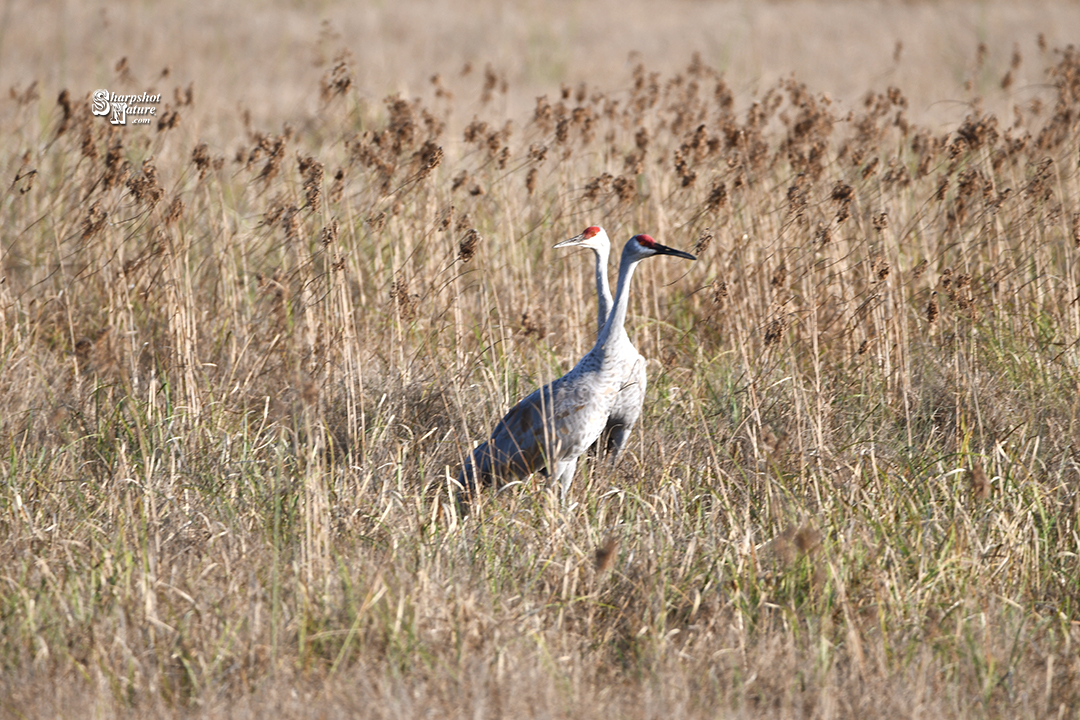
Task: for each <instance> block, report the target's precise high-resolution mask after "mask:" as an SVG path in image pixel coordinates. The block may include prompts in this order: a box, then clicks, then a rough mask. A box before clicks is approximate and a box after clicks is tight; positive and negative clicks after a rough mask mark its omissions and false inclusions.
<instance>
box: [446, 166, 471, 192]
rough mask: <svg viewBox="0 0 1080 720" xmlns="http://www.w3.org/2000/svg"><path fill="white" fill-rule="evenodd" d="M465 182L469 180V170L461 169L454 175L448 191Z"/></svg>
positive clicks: (452, 190)
mask: <svg viewBox="0 0 1080 720" xmlns="http://www.w3.org/2000/svg"><path fill="white" fill-rule="evenodd" d="M467 182H469V171H468V170H462V171H461V172H459V173H458V174H457V175H456V176H455V177H454V181H453V182H452V183H451V184H450V192H454V191H455V190H457V189H458V188H459V187H461V186H462V185H464V184H465V183H467Z"/></svg>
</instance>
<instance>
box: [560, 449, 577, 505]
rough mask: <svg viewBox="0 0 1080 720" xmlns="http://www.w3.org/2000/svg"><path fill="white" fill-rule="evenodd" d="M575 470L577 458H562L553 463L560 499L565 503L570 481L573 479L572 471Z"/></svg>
mask: <svg viewBox="0 0 1080 720" xmlns="http://www.w3.org/2000/svg"><path fill="white" fill-rule="evenodd" d="M576 470H577V458H572V459H570V460H562V461H560V462H558V463H556V464H555V480H556V481H558V483H559V491H560V493H561V494H562V501H563V503H564V504H565V503H566V497H567V496H568V495H569V494H570V483H572V482H573V481H574V471H576Z"/></svg>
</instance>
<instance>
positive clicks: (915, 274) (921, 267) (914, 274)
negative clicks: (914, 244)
mask: <svg viewBox="0 0 1080 720" xmlns="http://www.w3.org/2000/svg"><path fill="white" fill-rule="evenodd" d="M929 265H930V263H928V262H927V261H926V259H925V258H924V259H923V260H922V261H921V262H920V263H919V264H918V265H916V266H915V267H914V268H912V270H911V279H912V280H918V279H919V278H921V277H922V275H923V273H924V272H926V268H927V267H929Z"/></svg>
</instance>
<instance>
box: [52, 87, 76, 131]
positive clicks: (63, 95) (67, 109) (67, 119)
mask: <svg viewBox="0 0 1080 720" xmlns="http://www.w3.org/2000/svg"><path fill="white" fill-rule="evenodd" d="M56 102H57V104H58V105H59V106H60V109H61V110H62V111H63V113H64V117H62V118H60V125H59V126H58V127H57V128H56V137H60V136H61V135H63V134H64V133H65V132H67V129H68V126H69V125H70V124H71V116H72V109H71V93H69V92H68V90H67V88H64V89H63V90H61V91H60V97H58V98H57V99H56Z"/></svg>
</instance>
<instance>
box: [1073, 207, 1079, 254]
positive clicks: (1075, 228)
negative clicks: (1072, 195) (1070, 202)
mask: <svg viewBox="0 0 1080 720" xmlns="http://www.w3.org/2000/svg"><path fill="white" fill-rule="evenodd" d="M1072 239H1073V244H1074V245H1076V247H1077V248H1080V212H1074V213H1073V214H1072Z"/></svg>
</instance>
